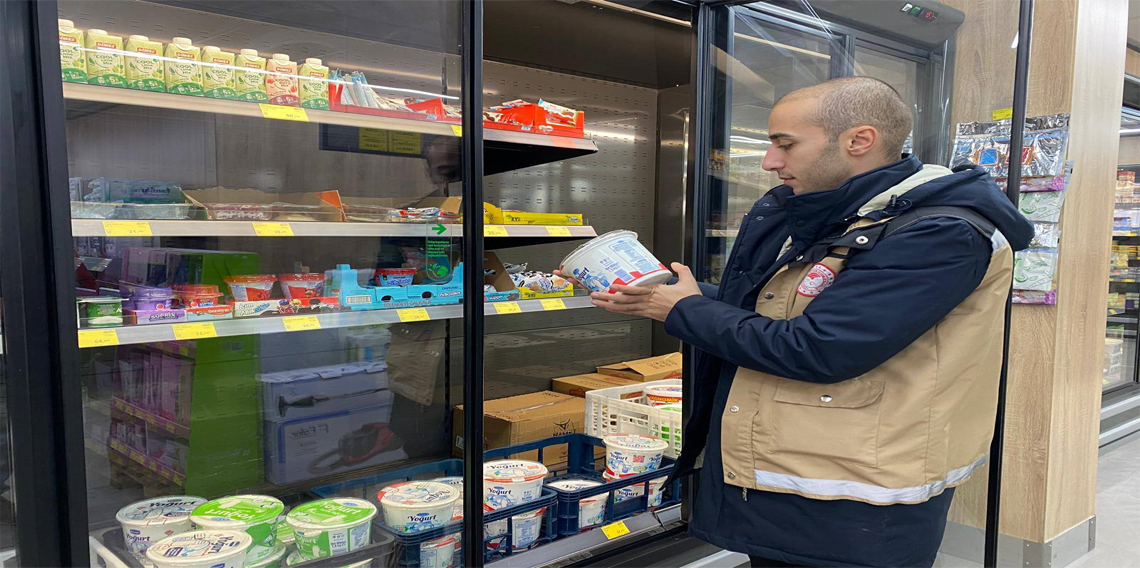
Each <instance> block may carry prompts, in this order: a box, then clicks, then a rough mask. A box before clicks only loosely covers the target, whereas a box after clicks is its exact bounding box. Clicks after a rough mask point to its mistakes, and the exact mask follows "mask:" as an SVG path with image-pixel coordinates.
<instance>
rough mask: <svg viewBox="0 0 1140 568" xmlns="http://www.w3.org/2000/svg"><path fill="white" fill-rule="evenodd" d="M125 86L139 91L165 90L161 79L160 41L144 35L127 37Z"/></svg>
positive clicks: (161, 91) (163, 81) (160, 91)
mask: <svg viewBox="0 0 1140 568" xmlns="http://www.w3.org/2000/svg"><path fill="white" fill-rule="evenodd" d="M126 51H127V56H126V59H127V88H128V89H137V90H139V91H156V92H159V93H164V92H166V81H165V80H164V79H163V73H164V68H165V66H164V65H163V64H162V60H161V59H159V57H162V42H161V41H151V39H150V38H148V37H146V36H144V35H132V36H130V37H128V38H127V47H126Z"/></svg>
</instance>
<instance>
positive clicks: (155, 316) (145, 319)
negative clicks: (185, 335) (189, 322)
mask: <svg viewBox="0 0 1140 568" xmlns="http://www.w3.org/2000/svg"><path fill="white" fill-rule="evenodd" d="M123 313H124V314H125V315H126V316H127V317H128V318H129V319H130V320H131V322H132V323H135V324H137V325H147V324H152V323H179V322H184V321H186V310H172V309H162V310H123Z"/></svg>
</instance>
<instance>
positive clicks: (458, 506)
mask: <svg viewBox="0 0 1140 568" xmlns="http://www.w3.org/2000/svg"><path fill="white" fill-rule="evenodd" d="M432 481H434V482H436V483H442V484H444V485H450V486H452V487H454V488H455V489H456V491H459V500H458V501H456V502H455V507H454V512H453V514H452V518H453V519H454V518H460V519H462V518H463V476H462V475H452V476H448V477H437V478H435V479H433V480H432Z"/></svg>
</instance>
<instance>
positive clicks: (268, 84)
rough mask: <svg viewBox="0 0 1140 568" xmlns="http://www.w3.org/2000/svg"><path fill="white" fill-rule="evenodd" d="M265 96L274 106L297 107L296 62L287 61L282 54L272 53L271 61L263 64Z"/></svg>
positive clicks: (298, 99)
mask: <svg viewBox="0 0 1140 568" xmlns="http://www.w3.org/2000/svg"><path fill="white" fill-rule="evenodd" d="M265 70H266V71H269V75H266V77H265V94H266V95H268V96H269V102H270V103H272V104H275V105H286V106H297V103H298V101H300V98H299V97H298V95H297V62H295V61H289V56H288V55H285V54H284V53H274V54H273V59H270V60H269V61H266V62H265Z"/></svg>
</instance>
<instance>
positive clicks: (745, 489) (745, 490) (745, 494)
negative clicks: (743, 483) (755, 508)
mask: <svg viewBox="0 0 1140 568" xmlns="http://www.w3.org/2000/svg"><path fill="white" fill-rule="evenodd" d="M740 492H741V493H742V494H744V500H745V501H747V500H748V488H747V487H741V488H740Z"/></svg>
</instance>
